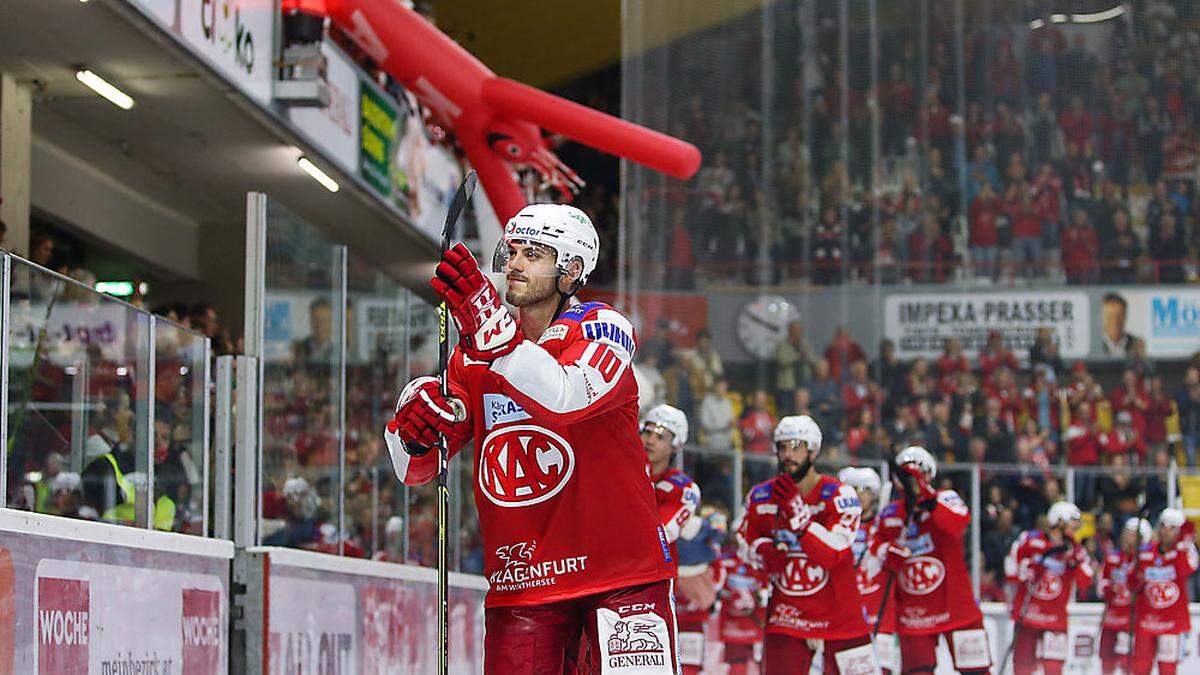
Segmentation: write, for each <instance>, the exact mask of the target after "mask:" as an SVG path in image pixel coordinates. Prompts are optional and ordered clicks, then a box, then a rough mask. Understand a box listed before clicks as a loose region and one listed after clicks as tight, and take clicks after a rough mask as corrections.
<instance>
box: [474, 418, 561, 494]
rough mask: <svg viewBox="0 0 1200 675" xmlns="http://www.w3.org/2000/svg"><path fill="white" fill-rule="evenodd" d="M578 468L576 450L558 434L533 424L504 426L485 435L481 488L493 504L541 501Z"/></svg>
mask: <svg viewBox="0 0 1200 675" xmlns="http://www.w3.org/2000/svg"><path fill="white" fill-rule="evenodd" d="M574 472H575V451H574V450H572V449H571V445H570V444H569V443H567V442H566V440H564V439H563V437H562V436H559V435H558V434H556V433H554V432H552V431H548V430H546V429H543V428H541V427H539V426H534V425H532V424H519V425H516V426H511V427H503V428H501V429H497V430H495V431H493V432H492V433H490V434H488V435H487V437H486V438H484V439H483V444H482V447H481V449H480V451H479V488H480V490H481V491H482V492H483V494H484V496H486V497H487V498H488V500H489V501H491V502H492V503H493V504H496V505H497V506H503V507H506V508H515V507H522V506H530V505H532V504H538V503H540V502H544V501H546V500H547V499H550V498H551V497H553V496H554V495H556V494H558V493H559V492H561V491H562V489H563V488H564V487H566V485H567V481H569V480H571V475H572V474H573V473H574Z"/></svg>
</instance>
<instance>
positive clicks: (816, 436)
mask: <svg viewBox="0 0 1200 675" xmlns="http://www.w3.org/2000/svg"><path fill="white" fill-rule="evenodd" d="M785 441H791V442H796V443H799V442H800V441H804V442H805V443H806V444H807V445H808V450H809V452H817V453H820V452H821V427H819V426H817V423H816V421H814V420H813V418H811V417H809V416H808V415H789V416H788V417H785V418H783V419H781V420H779V424H776V425H775V443H776V445H778V444H779V443H782V442H785Z"/></svg>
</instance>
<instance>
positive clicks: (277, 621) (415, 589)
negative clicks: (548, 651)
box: [264, 549, 484, 675]
mask: <svg viewBox="0 0 1200 675" xmlns="http://www.w3.org/2000/svg"><path fill="white" fill-rule="evenodd" d="M264 550H266V551H278V549H264ZM271 555H272V558H271V564H270V566H269V574H270V579H269V582H268V587H269V589H270V590H269V599H268V602H267V617H266V620H267V628H268V630H267V635H268V638H267V651H268V654H267V672H269V673H271V674H276V673H278V674H282V673H288V674H289V675H291V674H298V675H309V674H310V673H311V674H312V675H316V674H317V673H363V675H375V674H378V675H384V674H387V673H411V674H413V675H421V674H425V673H428V674H430V675H433V674H434V673H436V672H437V665H438V663H437V662H438V650H437V648H436V645H437V644H438V642H437V641H438V622H437V597H438V593H437V580H436V575H435V574H433V573H432V572H433V570H430V569H424V568H415V567H411V566H407V565H404V566H401V565H395V564H391V563H376V562H367V561H359V560H356V561H353V562H349V561H346V560H345V559H340V560H339V559H333V562H331V563H328V564H326V563H327V562H328V558H329V557H328V556H321V555H320V554H312V553H307V552H296V551H290V550H289V551H281V552H279V553H278V554H275V553H272V554H271ZM301 560H312V561H315V563H316V564H315V565H314V566H313V567H309V566H306V565H304V564H303V563H300V564H297V561H301ZM334 568H336V569H341V570H354V571H351V572H342V571H335V569H334ZM455 578H458V579H460V581H459V582H456V581H455ZM464 578H467V579H471V581H472V583H470V584H464V583H462V582H461V579H464ZM483 585H484V582H483V580H482V579H479V578H477V577H463V575H457V574H455V575H452V578H451V588H450V635H451V640H450V672H452V673H472V672H476V673H477V672H480V671H481V670H482V667H483V596H484V591H483Z"/></svg>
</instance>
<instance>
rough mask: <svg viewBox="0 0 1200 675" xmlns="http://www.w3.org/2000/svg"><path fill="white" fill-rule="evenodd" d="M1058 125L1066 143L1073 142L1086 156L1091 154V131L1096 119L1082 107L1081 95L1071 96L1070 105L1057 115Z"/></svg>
mask: <svg viewBox="0 0 1200 675" xmlns="http://www.w3.org/2000/svg"><path fill="white" fill-rule="evenodd" d="M1058 126H1059V128H1060V129H1062V132H1063V138H1064V139H1065V141H1066V142H1067V143H1073V144H1075V146H1076V147H1078V148H1079V149H1080V150H1082V151H1083V154H1085V155H1087V156H1091V155H1092V152H1093V151H1092V131H1093V130H1094V129H1095V126H1096V121H1095V119H1093V118H1092V114H1091V113H1089V112H1088V111H1087V109H1086V108H1084V107H1083V97H1081V96H1072V97H1071V107H1070V108H1069V109H1067V110H1064V111H1063V112H1062V114H1060V115H1059V116H1058Z"/></svg>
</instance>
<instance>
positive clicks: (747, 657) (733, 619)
mask: <svg viewBox="0 0 1200 675" xmlns="http://www.w3.org/2000/svg"><path fill="white" fill-rule="evenodd" d="M717 564H718V565H720V566H721V569H722V570H723V571H724V582H725V583H724V587H723V588H722V589H721V594H720V597H721V613H720V620H719V623H718V626H719V634H720V637H721V642H722V643H723V644H724V645H725V663H726V664H728V665H729V675H749V673H750V664H752V663H755V664H756V663H760V662H761V661H762V643H763V625H764V624H765V623H766V619H767V617H766V613H765V612H764V611H763V608H764V606H765V605H766V590H767V585H766V581H765V579H764V578H763V575H762V573H761V572H759V571H758V570H755V569H754V568H753V567H751V566H750V565H749V564H748V563H747V562H746V561H744V560H742V559H741V558H738V557H737V556H735V555H726V556H724V557H722V558H721V559H720V560H719V561H717Z"/></svg>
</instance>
